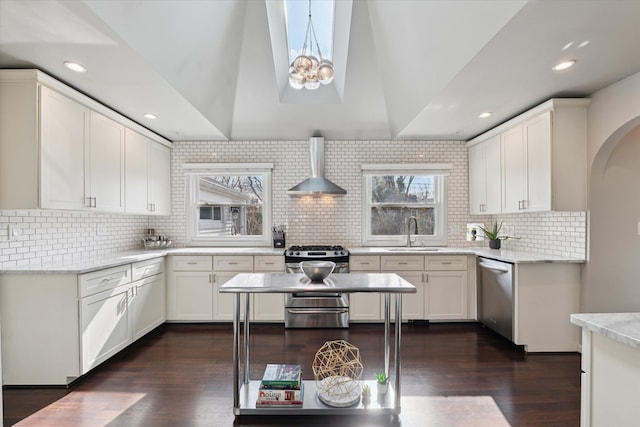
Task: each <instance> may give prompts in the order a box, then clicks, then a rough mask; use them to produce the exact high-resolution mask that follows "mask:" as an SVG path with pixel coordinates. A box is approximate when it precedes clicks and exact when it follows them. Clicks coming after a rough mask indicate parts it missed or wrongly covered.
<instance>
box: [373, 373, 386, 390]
mask: <svg viewBox="0 0 640 427" xmlns="http://www.w3.org/2000/svg"><path fill="white" fill-rule="evenodd" d="M376 380H377V383H376V385H377V387H378V394H385V393H386V392H387V388H388V387H389V377H387V374H385V373H384V372H380V373H379V374H376Z"/></svg>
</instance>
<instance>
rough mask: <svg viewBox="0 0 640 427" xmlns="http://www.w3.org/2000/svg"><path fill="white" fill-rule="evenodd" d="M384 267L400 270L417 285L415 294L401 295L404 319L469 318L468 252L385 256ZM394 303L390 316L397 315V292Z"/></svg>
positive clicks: (392, 301) (382, 264) (382, 265)
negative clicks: (464, 253) (460, 253)
mask: <svg viewBox="0 0 640 427" xmlns="http://www.w3.org/2000/svg"><path fill="white" fill-rule="evenodd" d="M381 270H382V271H387V272H394V273H397V274H398V275H399V276H400V277H402V278H403V279H405V280H407V281H408V282H409V283H411V284H412V285H414V286H415V287H416V291H417V292H416V294H415V295H413V294H412V295H408V296H405V297H404V298H403V299H402V319H403V320H423V319H424V320H466V319H468V318H469V311H468V306H469V303H468V294H469V289H468V288H469V287H468V282H467V277H468V274H467V257H466V256H465V255H455V256H448V255H437V256H424V257H423V256H420V255H404V256H402V255H401V256H389V257H387V256H382V261H381ZM382 303H384V301H382ZM391 303H392V305H391V318H392V319H394V318H395V308H394V307H395V296H392V297H391ZM381 307H382V305H381ZM382 310H383V308H382Z"/></svg>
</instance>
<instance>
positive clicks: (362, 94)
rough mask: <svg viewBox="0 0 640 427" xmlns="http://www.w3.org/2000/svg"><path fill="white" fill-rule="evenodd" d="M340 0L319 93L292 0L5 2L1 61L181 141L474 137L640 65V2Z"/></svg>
mask: <svg viewBox="0 0 640 427" xmlns="http://www.w3.org/2000/svg"><path fill="white" fill-rule="evenodd" d="M304 1H306V0H304ZM337 2H338V6H337V12H336V13H337V15H338V20H339V22H338V24H337V25H336V30H337V31H339V32H340V34H339V37H338V38H339V39H340V40H342V43H340V42H337V46H336V51H337V54H336V56H335V61H336V62H338V63H337V64H336V70H337V73H336V78H335V81H334V84H332V85H329V86H323V87H321V88H320V89H319V90H317V91H306V90H303V91H296V92H292V89H290V88H288V87H287V85H286V72H287V64H286V62H283V61H277V59H278V58H282V57H284V58H286V56H284V55H283V52H284V50H285V49H286V46H284V45H283V43H281V42H282V40H281V39H282V34H283V30H282V28H281V27H280V25H281V23H282V22H283V18H282V16H281V14H282V10H283V9H282V4H281V1H280V0H266V1H260V0H130V1H125V0H121V1H104V0H0V67H2V68H39V69H41V70H43V71H45V72H47V73H49V74H51V75H53V76H54V77H56V78H58V79H60V80H62V81H64V82H66V83H67V84H69V85H71V86H73V87H75V88H76V89H78V90H80V91H82V92H84V93H86V94H88V95H90V96H91V97H93V98H95V99H97V100H99V101H101V102H102V103H104V104H106V105H108V106H110V107H111V108H113V109H115V110H117V111H119V112H121V113H122V114H124V115H126V116H128V117H130V118H131V119H132V120H134V121H137V122H139V123H140V124H142V125H143V126H146V127H148V128H149V129H151V130H153V131H155V132H157V133H159V134H161V135H162V136H164V137H165V138H167V139H169V140H172V141H177V140H226V139H229V140H242V139H251V140H306V139H307V138H308V137H309V136H311V135H313V134H316V133H319V134H321V135H322V136H324V137H325V138H327V139H337V140H348V139H384V140H386V139H456V140H467V139H470V138H472V137H474V136H476V135H478V134H479V133H482V132H484V131H486V130H488V129H490V128H492V127H494V126H495V125H497V124H500V123H502V122H503V121H505V120H507V119H509V118H511V117H513V116H515V115H517V114H519V113H520V112H522V111H524V110H527V109H528V108H530V107H532V106H534V105H537V104H539V103H541V102H543V101H545V100H547V99H549V98H551V97H567V96H575V97H582V96H588V95H590V94H592V93H593V92H595V91H597V90H598V89H601V88H603V87H605V86H608V85H609V84H611V83H614V82H616V81H618V80H621V79H623V78H625V77H627V76H630V75H632V74H634V73H636V72H639V71H640V42H639V40H640V25H639V22H640V1H639V0H629V1H623V0H600V1H599V0H575V1H570V0H555V1H543V0H539V1H535V0H534V1H518V0H509V1H506V0H493V1H490V0H459V1H451V0H366V1H365V0H337ZM272 41H273V43H272ZM583 42H588V44H586V45H585V46H583V47H578V46H579V45H580V44H581V43H583ZM570 43H572V45H571V46H570V47H566V46H569V44H570ZM274 58H276V60H275V61H274ZM565 59H575V60H577V64H576V66H574V67H573V68H571V69H569V70H565V71H564V72H553V71H551V67H552V66H553V65H554V64H556V63H557V62H559V61H561V60H565ZM66 60H75V61H78V62H80V63H82V64H84V65H85V66H86V67H87V68H88V71H87V72H86V73H83V74H77V73H74V72H72V71H69V70H67V69H66V68H64V67H63V65H62V63H63V62H64V61H66ZM285 61H286V59H285ZM340 62H341V63H340ZM483 111H492V112H493V115H492V116H491V117H490V118H488V119H479V118H478V114H479V113H480V112H483ZM145 112H153V113H155V114H156V115H157V116H158V119H157V120H154V121H150V120H148V119H145V118H144V117H143V114H144V113H145Z"/></svg>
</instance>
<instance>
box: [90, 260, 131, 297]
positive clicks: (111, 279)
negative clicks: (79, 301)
mask: <svg viewBox="0 0 640 427" xmlns="http://www.w3.org/2000/svg"><path fill="white" fill-rule="evenodd" d="M127 283H131V264H125V265H119V266H117V267H111V268H105V269H104V270H98V271H93V272H91V273H85V274H80V275H78V284H79V287H80V298H84V297H86V296H88V295H93V294H95V293H98V292H102V291H106V290H109V289H113V288H115V287H117V286H120V285H126V284H127Z"/></svg>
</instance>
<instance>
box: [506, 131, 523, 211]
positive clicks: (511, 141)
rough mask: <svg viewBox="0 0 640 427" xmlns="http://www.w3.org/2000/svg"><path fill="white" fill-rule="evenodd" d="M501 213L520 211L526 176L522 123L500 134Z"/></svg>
mask: <svg viewBox="0 0 640 427" xmlns="http://www.w3.org/2000/svg"><path fill="white" fill-rule="evenodd" d="M501 137H502V140H501V146H502V186H503V187H502V188H503V190H502V196H503V197H502V213H514V212H522V209H523V201H525V199H526V196H525V188H526V177H527V166H526V159H525V156H526V150H525V143H524V137H523V131H522V125H518V126H515V127H514V128H513V129H510V130H508V131H506V132H504V133H503V134H502V135H501Z"/></svg>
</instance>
